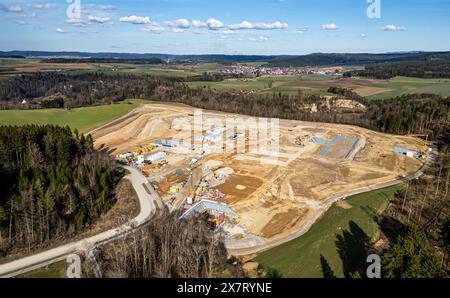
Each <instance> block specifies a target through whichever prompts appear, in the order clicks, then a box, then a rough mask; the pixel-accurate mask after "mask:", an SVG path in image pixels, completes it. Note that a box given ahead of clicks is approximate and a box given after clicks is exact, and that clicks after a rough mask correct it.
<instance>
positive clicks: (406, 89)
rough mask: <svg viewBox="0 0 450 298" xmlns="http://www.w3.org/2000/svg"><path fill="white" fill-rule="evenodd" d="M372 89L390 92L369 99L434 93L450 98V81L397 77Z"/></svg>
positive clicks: (374, 85)
mask: <svg viewBox="0 0 450 298" xmlns="http://www.w3.org/2000/svg"><path fill="white" fill-rule="evenodd" d="M372 87H380V88H385V89H387V90H388V91H386V92H383V93H378V94H375V95H371V96H368V97H367V98H368V99H386V98H391V97H396V96H401V95H403V94H411V93H432V94H440V95H443V96H450V79H422V78H409V77H395V78H392V79H390V80H389V82H387V83H382V84H373V86H372Z"/></svg>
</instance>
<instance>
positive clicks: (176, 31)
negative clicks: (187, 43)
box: [172, 28, 184, 33]
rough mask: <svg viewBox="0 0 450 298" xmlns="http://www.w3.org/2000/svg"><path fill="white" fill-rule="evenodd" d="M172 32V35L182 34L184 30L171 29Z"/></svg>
mask: <svg viewBox="0 0 450 298" xmlns="http://www.w3.org/2000/svg"><path fill="white" fill-rule="evenodd" d="M172 32H173V33H183V32H184V29H181V28H173V29H172Z"/></svg>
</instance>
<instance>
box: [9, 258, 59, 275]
mask: <svg viewBox="0 0 450 298" xmlns="http://www.w3.org/2000/svg"><path fill="white" fill-rule="evenodd" d="M66 270H67V263H66V262H65V261H60V262H57V263H54V264H51V265H49V266H47V267H44V268H40V269H36V270H33V271H30V272H27V273H24V274H21V275H19V276H17V277H18V278H63V277H66Z"/></svg>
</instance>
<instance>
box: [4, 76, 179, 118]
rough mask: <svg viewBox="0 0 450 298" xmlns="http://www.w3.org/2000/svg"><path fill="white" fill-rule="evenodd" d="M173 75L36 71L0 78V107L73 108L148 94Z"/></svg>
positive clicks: (148, 96)
mask: <svg viewBox="0 0 450 298" xmlns="http://www.w3.org/2000/svg"><path fill="white" fill-rule="evenodd" d="M171 80H176V79H175V78H173V79H169V78H168V79H163V78H155V77H149V76H134V75H106V74H102V73H96V72H92V73H82V74H67V73H56V72H48V73H42V72H37V73H33V74H26V75H18V76H14V77H11V78H7V79H6V78H5V79H3V80H0V109H39V108H66V109H71V108H76V107H82V106H93V105H101V104H110V103H114V102H119V101H122V100H124V99H126V98H150V97H152V95H153V90H154V89H155V88H156V87H157V86H164V85H165V84H170V83H171Z"/></svg>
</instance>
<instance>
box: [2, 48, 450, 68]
mask: <svg viewBox="0 0 450 298" xmlns="http://www.w3.org/2000/svg"><path fill="white" fill-rule="evenodd" d="M6 56H23V57H40V58H83V59H87V58H93V59H161V60H163V61H165V62H170V61H203V62H227V63H232V62H268V66H273V67H283V66H296V67H303V66H335V65H371V64H379V63H390V62H417V61H439V60H442V61H450V52H398V53H385V54H369V53H359V54H339V53H314V54H308V55H298V56H297V55H293V56H286V55H284V56H283V55H278V56H274V55H272V56H264V55H170V54H158V53H148V54H136V53H88V52H46V51H9V52H0V57H6Z"/></svg>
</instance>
